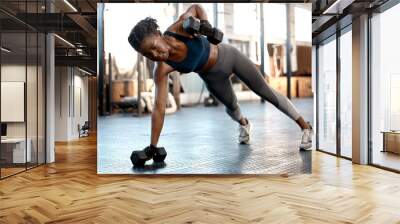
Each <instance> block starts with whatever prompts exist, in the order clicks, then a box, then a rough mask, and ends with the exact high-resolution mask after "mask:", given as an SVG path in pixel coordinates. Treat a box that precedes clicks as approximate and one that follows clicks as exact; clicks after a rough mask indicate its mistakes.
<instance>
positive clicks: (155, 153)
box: [131, 145, 167, 167]
mask: <svg viewBox="0 0 400 224" xmlns="http://www.w3.org/2000/svg"><path fill="white" fill-rule="evenodd" d="M165 157H167V151H166V150H165V148H164V147H155V146H152V145H150V146H147V147H146V148H144V149H143V150H140V151H133V152H132V154H131V161H132V164H133V165H134V166H135V167H142V166H144V164H145V163H146V161H148V160H150V159H153V161H154V162H157V163H159V162H164V160H165Z"/></svg>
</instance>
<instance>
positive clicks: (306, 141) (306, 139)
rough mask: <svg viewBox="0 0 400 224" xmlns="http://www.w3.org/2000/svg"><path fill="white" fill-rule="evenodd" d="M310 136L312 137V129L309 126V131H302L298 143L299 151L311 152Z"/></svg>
mask: <svg viewBox="0 0 400 224" xmlns="http://www.w3.org/2000/svg"><path fill="white" fill-rule="evenodd" d="M312 135H313V130H312V127H311V126H310V129H303V136H302V137H301V143H300V146H299V148H300V150H312V148H311V146H312Z"/></svg>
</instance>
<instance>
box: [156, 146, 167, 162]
mask: <svg viewBox="0 0 400 224" xmlns="http://www.w3.org/2000/svg"><path fill="white" fill-rule="evenodd" d="M155 149H156V150H155V153H154V156H153V161H154V162H156V163H161V162H164V160H165V157H167V151H166V150H165V148H164V147H156V148H155Z"/></svg>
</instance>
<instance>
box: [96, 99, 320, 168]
mask: <svg viewBox="0 0 400 224" xmlns="http://www.w3.org/2000/svg"><path fill="white" fill-rule="evenodd" d="M293 103H294V105H295V106H296V107H297V108H298V109H299V111H300V113H301V114H302V115H303V117H304V118H305V119H306V120H309V121H312V120H313V100H312V99H311V98H308V99H294V100H293ZM239 104H240V106H241V110H242V113H243V114H244V115H245V116H247V117H248V118H249V120H250V122H251V124H252V130H251V144H250V145H240V144H238V143H237V141H238V135H239V131H238V125H237V123H236V122H234V121H233V120H231V118H230V117H229V116H228V115H227V114H226V113H225V110H224V107H223V106H222V105H220V106H218V107H204V106H203V105H198V106H194V107H184V108H182V109H181V110H180V111H178V112H176V113H174V114H170V115H166V119H165V122H164V128H163V131H162V135H161V137H160V141H159V144H158V145H159V146H163V147H165V148H166V150H167V153H168V156H167V158H166V160H165V163H164V164H153V163H152V160H150V161H147V162H146V166H145V167H143V168H134V167H132V164H131V161H130V155H131V152H132V150H141V149H143V148H144V147H145V146H147V145H148V144H149V141H150V124H151V123H150V119H151V117H150V116H149V115H145V116H143V117H140V118H139V117H133V116H132V115H131V114H124V115H122V114H118V115H112V116H106V117H99V118H98V134H97V135H98V138H97V171H98V173H99V174H289V175H293V174H300V173H310V172H311V152H310V151H299V150H298V145H299V143H300V140H301V131H300V129H299V128H298V126H297V125H296V123H295V122H293V121H292V120H290V119H289V118H288V117H286V115H285V114H283V113H281V112H280V111H278V110H277V109H276V108H275V107H274V106H272V105H271V104H269V103H260V102H259V101H250V102H240V103H239Z"/></svg>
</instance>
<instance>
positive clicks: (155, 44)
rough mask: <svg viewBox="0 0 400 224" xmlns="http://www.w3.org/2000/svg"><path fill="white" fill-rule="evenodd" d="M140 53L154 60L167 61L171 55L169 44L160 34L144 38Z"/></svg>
mask: <svg viewBox="0 0 400 224" xmlns="http://www.w3.org/2000/svg"><path fill="white" fill-rule="evenodd" d="M140 49H141V50H140V53H142V54H143V56H145V57H147V58H149V59H151V60H153V61H166V60H167V59H168V57H169V51H168V45H167V43H166V42H165V40H164V39H163V38H162V36H161V35H159V34H153V35H151V36H148V37H146V38H144V39H143V41H142V44H141V45H140Z"/></svg>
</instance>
